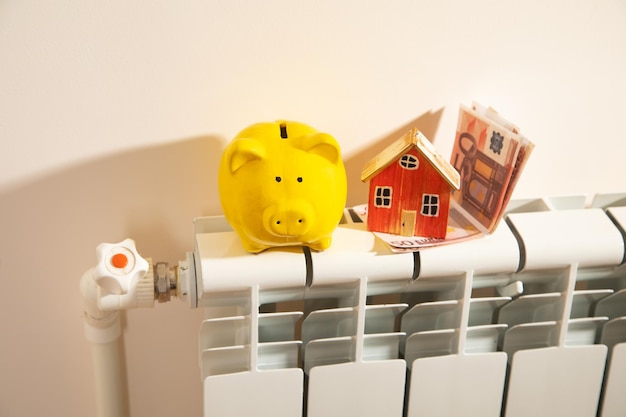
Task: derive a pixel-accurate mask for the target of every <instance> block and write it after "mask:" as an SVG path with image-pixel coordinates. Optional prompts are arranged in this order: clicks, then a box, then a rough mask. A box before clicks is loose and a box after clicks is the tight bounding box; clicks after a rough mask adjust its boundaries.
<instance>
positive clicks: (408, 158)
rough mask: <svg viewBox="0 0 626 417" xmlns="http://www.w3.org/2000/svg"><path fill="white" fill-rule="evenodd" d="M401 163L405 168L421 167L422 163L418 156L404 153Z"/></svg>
mask: <svg viewBox="0 0 626 417" xmlns="http://www.w3.org/2000/svg"><path fill="white" fill-rule="evenodd" d="M399 163H400V166H401V167H402V168H404V169H417V167H419V165H420V163H419V160H418V159H417V157H416V156H415V155H411V154H406V155H402V158H400V161H399Z"/></svg>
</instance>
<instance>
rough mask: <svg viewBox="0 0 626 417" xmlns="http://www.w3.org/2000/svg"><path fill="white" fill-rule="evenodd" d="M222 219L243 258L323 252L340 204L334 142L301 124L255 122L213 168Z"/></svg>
mask: <svg viewBox="0 0 626 417" xmlns="http://www.w3.org/2000/svg"><path fill="white" fill-rule="evenodd" d="M218 184H219V195H220V201H221V204H222V209H223V211H224V216H225V217H226V219H227V220H228V222H229V223H230V225H231V226H232V228H233V229H234V230H235V232H236V233H237V234H238V235H239V237H240V239H241V242H242V244H243V246H244V248H245V249H246V250H247V251H248V252H252V253H258V252H261V251H263V250H265V249H268V248H271V247H282V246H307V247H310V248H311V249H313V250H317V251H321V250H324V249H327V248H328V247H329V246H330V244H331V241H332V233H333V231H334V230H335V228H336V227H337V225H338V224H339V221H340V220H341V216H342V215H343V209H344V207H345V204H346V195H347V180H346V172H345V168H344V165H343V161H342V159H341V151H340V148H339V144H338V143H337V141H336V140H335V139H334V138H333V137H332V136H331V135H329V134H327V133H322V132H318V131H317V130H315V129H313V128H312V127H310V126H308V125H305V124H303V123H298V122H291V121H282V120H281V121H277V122H267V123H257V124H254V125H252V126H249V127H247V128H245V129H244V130H242V131H241V132H240V133H239V134H238V135H237V136H236V137H235V138H234V139H233V140H232V141H231V142H230V143H229V144H228V146H227V147H226V149H225V150H224V153H223V155H222V159H221V162H220V168H219V178H218Z"/></svg>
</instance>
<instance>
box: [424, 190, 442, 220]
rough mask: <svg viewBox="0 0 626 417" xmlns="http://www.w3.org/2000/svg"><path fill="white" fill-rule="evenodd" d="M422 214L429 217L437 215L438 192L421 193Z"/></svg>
mask: <svg viewBox="0 0 626 417" xmlns="http://www.w3.org/2000/svg"><path fill="white" fill-rule="evenodd" d="M422 215H423V216H430V217H437V216H439V195H438V194H422Z"/></svg>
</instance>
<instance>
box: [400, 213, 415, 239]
mask: <svg viewBox="0 0 626 417" xmlns="http://www.w3.org/2000/svg"><path fill="white" fill-rule="evenodd" d="M416 220H417V211H415V210H402V227H401V229H400V234H401V235H402V236H413V235H414V234H415V221H416Z"/></svg>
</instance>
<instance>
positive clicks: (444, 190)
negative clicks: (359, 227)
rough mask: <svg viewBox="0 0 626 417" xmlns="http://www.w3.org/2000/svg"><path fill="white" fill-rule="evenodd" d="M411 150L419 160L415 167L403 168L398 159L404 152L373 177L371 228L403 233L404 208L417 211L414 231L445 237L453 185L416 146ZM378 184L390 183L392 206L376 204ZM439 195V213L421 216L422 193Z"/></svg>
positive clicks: (369, 212)
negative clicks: (410, 168) (377, 205)
mask: <svg viewBox="0 0 626 417" xmlns="http://www.w3.org/2000/svg"><path fill="white" fill-rule="evenodd" d="M406 153H408V154H411V155H414V156H415V157H417V159H418V161H419V167H418V169H416V170H408V169H404V168H403V167H402V166H400V164H399V163H398V160H399V159H400V157H401V156H402V155H399V156H398V158H397V159H396V160H395V161H394V162H393V163H392V164H390V165H389V166H388V167H387V168H385V169H384V170H383V171H381V172H380V173H379V174H378V175H375V176H374V177H373V178H372V179H371V180H370V188H369V198H368V215H367V226H368V229H369V230H371V231H374V232H385V233H393V234H401V228H402V210H414V211H416V212H417V221H416V225H415V230H414V235H416V236H429V237H437V238H444V237H445V236H446V229H447V225H448V210H449V208H450V186H449V185H448V183H446V181H445V180H444V179H443V178H442V177H441V175H440V174H439V173H438V172H437V170H435V168H433V167H432V165H430V163H429V162H428V161H427V160H426V159H425V158H424V157H423V156H422V155H421V154H420V153H419V152H418V151H417V150H415V149H411V150H409V151H408V152H406ZM377 186H385V187H388V186H391V187H392V188H393V191H392V199H391V202H392V206H391V208H382V207H375V205H374V199H375V192H376V191H375V190H376V187H377ZM424 193H426V194H438V195H439V215H438V216H437V217H429V216H422V215H421V209H422V194H424Z"/></svg>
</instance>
